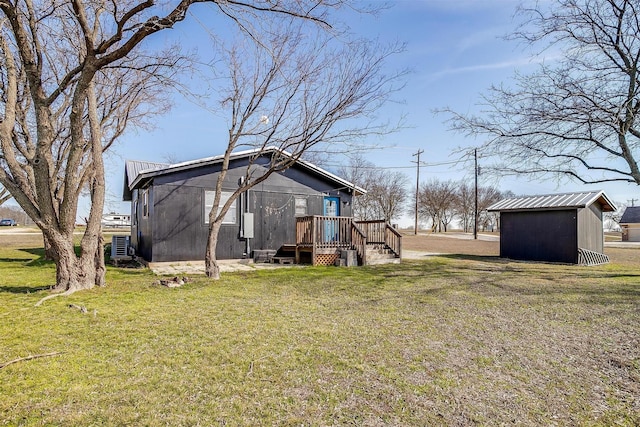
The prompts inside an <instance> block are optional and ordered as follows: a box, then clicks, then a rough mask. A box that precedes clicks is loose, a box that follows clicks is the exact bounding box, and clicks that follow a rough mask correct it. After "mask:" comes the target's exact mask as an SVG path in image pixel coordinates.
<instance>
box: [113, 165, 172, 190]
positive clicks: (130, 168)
mask: <svg viewBox="0 0 640 427" xmlns="http://www.w3.org/2000/svg"><path fill="white" fill-rule="evenodd" d="M168 166H170V164H169V163H156V162H145V161H139V160H127V161H126V162H125V163H124V189H123V191H122V194H123V200H131V189H132V188H133V186H132V184H133V182H134V181H135V179H136V178H137V177H138V175H139V174H140V173H141V172H143V171H147V170H158V169H162V168H166V167H168Z"/></svg>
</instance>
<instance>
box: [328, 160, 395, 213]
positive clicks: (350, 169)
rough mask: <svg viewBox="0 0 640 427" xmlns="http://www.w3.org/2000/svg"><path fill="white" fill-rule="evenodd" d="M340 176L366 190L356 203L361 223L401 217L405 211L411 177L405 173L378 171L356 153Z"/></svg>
mask: <svg viewBox="0 0 640 427" xmlns="http://www.w3.org/2000/svg"><path fill="white" fill-rule="evenodd" d="M340 174H341V175H342V176H344V177H345V178H347V179H348V180H349V181H350V182H352V183H354V184H355V185H357V186H359V187H362V188H364V189H365V190H367V193H366V194H363V195H361V196H358V197H356V198H355V199H354V202H353V214H354V217H355V218H357V219H360V220H374V219H384V220H385V221H387V222H391V221H393V219H396V218H399V217H400V216H401V215H402V214H403V213H404V211H405V208H406V201H407V197H408V194H407V188H406V187H407V181H408V178H407V177H406V175H404V174H403V173H402V172H393V171H390V170H387V169H383V168H379V167H377V166H376V165H375V164H373V163H372V162H370V161H368V160H365V159H364V157H363V156H362V155H361V154H359V153H356V154H355V155H353V156H351V157H350V159H349V164H348V165H347V166H343V167H341V168H340Z"/></svg>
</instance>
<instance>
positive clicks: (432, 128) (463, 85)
mask: <svg viewBox="0 0 640 427" xmlns="http://www.w3.org/2000/svg"><path fill="white" fill-rule="evenodd" d="M518 3H519V2H518V1H514V0H456V1H450V0H449V1H447V0H401V1H398V2H395V3H393V4H392V6H391V8H389V9H388V10H384V11H383V12H381V13H380V15H379V16H377V17H374V16H369V15H363V16H359V15H351V14H349V15H348V16H347V15H345V21H346V24H347V25H349V27H350V29H351V31H352V32H353V33H355V34H359V35H364V36H366V37H371V38H378V39H379V40H380V41H381V42H383V43H384V42H394V41H399V42H404V43H406V44H407V48H406V51H405V52H404V53H402V54H400V55H398V56H397V57H395V58H394V61H393V63H390V64H389V67H391V69H394V68H395V69H403V68H408V69H410V71H411V72H410V74H409V75H408V76H407V77H406V87H405V88H404V90H403V91H402V92H400V93H398V94H397V95H396V96H395V98H396V99H397V100H398V101H402V102H396V103H391V104H388V105H387V106H385V107H384V108H383V110H381V111H380V112H379V116H380V117H381V119H384V118H389V119H390V120H392V121H393V120H394V119H397V118H399V117H400V116H402V115H405V116H406V125H407V127H406V128H405V129H403V130H401V131H400V132H397V133H394V134H391V135H388V136H387V137H385V138H384V139H383V140H372V141H363V143H364V144H369V143H376V144H380V145H382V146H385V147H387V148H385V149H383V150H374V151H371V152H369V153H368V154H366V157H367V159H368V160H370V161H371V162H373V163H374V164H376V165H378V166H380V167H385V168H390V169H392V170H399V171H403V172H404V173H406V174H407V176H408V177H409V183H410V186H411V188H413V186H414V185H415V173H416V169H415V164H414V163H412V161H414V160H415V157H414V156H412V155H413V154H414V153H415V152H417V151H418V150H424V153H423V154H422V157H421V160H422V161H424V163H425V166H423V167H422V168H421V171H420V177H421V181H424V180H428V179H431V178H437V179H440V180H448V179H453V180H459V179H471V178H472V176H473V175H472V172H473V171H472V170H469V168H466V169H465V167H464V166H463V165H451V164H447V163H450V162H452V161H454V160H456V159H458V158H459V157H460V154H457V153H456V152H455V151H456V150H457V149H458V148H460V147H469V148H470V149H471V148H472V147H474V146H476V145H479V144H480V143H481V142H482V141H474V140H472V139H468V138H465V137H464V136H463V135H459V134H455V133H452V132H450V131H448V130H447V125H446V124H445V123H444V121H445V119H446V116H442V115H436V114H434V110H435V109H440V108H444V107H451V108H453V109H455V110H456V111H459V112H472V111H474V110H475V109H476V104H477V103H478V101H479V96H480V94H481V93H482V92H484V91H485V90H486V89H487V88H488V87H489V86H490V85H491V84H500V83H502V82H505V83H508V82H509V81H510V78H511V76H512V75H513V73H514V72H515V71H516V70H517V71H520V72H527V70H531V69H532V68H531V67H534V66H535V64H533V63H532V62H531V61H530V59H529V56H528V55H527V54H526V52H524V51H523V47H522V46H520V45H518V44H517V43H516V42H510V41H506V40H504V39H503V36H504V35H506V34H508V33H509V31H510V30H512V29H513V28H514V26H515V22H514V21H513V18H512V17H513V14H514V12H515V9H516V6H517V5H518ZM192 18H193V17H189V18H188V19H191V20H192V22H191V23H188V22H186V23H183V24H184V25H183V24H180V25H181V26H180V27H178V28H176V29H175V30H172V32H169V33H167V34H166V37H169V38H171V37H176V38H178V39H180V40H181V42H184V43H185V44H189V43H191V42H190V40H193V39H194V35H193V33H192V32H194V31H196V32H197V30H196V28H197V26H195V25H193V19H192ZM200 36H202V35H199V36H196V38H197V37H200ZM225 133H226V130H225V127H224V123H223V122H221V121H220V119H219V118H217V117H213V116H212V114H211V113H210V112H207V111H204V110H202V109H200V108H199V107H197V106H195V105H193V104H191V103H190V102H188V101H185V100H184V99H183V98H181V97H180V96H176V105H175V107H174V108H173V109H172V110H171V112H169V113H168V114H166V115H164V116H162V117H159V118H158V119H157V121H156V129H155V130H153V131H151V132H148V131H138V132H130V133H128V134H126V135H125V136H124V137H123V138H122V140H121V141H120V142H119V143H118V145H117V146H116V147H115V148H114V150H113V152H112V153H110V154H109V156H108V159H107V167H108V176H107V191H108V198H107V205H106V210H108V211H117V212H128V211H129V204H128V203H122V202H120V200H121V197H122V188H123V174H124V173H123V170H124V160H125V159H135V160H148V161H166V159H167V157H169V156H170V157H171V158H175V159H178V160H180V161H185V160H192V159H197V158H201V157H208V156H213V155H218V154H221V153H222V152H223V150H224V145H223V143H224V135H225ZM216 135H220V139H219V140H220V144H217V143H216V142H215V141H216ZM340 161H344V159H335V161H334V160H330V161H328V166H327V169H331V168H332V165H334V164H337V163H339V162H340ZM481 184H482V185H497V186H498V187H499V188H501V189H503V190H511V191H513V192H514V193H516V194H544V193H554V192H565V191H582V190H593V189H603V190H605V191H606V192H607V194H608V195H609V196H610V198H612V199H613V200H614V201H616V202H622V203H626V202H627V200H628V199H631V198H632V197H636V198H637V197H638V194H640V191H638V188H637V186H636V185H631V184H615V185H614V184H599V185H594V186H585V185H582V184H579V183H572V182H569V183H566V182H563V183H561V184H557V183H556V182H555V181H553V180H550V181H528V180H527V179H525V178H521V179H515V178H513V177H509V178H504V179H501V180H499V181H496V180H495V179H494V178H489V177H481ZM82 209H87V208H81V211H80V212H79V213H78V216H79V217H82V216H85V215H86V212H82ZM87 211H88V209H87ZM404 222H405V221H402V222H401V223H404ZM406 222H408V223H411V220H410V219H409V220H407V221H406Z"/></svg>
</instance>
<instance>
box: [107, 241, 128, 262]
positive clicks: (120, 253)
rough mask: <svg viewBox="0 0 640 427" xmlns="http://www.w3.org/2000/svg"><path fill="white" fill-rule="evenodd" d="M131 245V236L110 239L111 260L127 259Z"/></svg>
mask: <svg viewBox="0 0 640 427" xmlns="http://www.w3.org/2000/svg"><path fill="white" fill-rule="evenodd" d="M130 244H131V236H112V237H111V259H122V258H129V257H131V255H129V245H130Z"/></svg>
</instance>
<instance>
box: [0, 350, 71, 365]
mask: <svg viewBox="0 0 640 427" xmlns="http://www.w3.org/2000/svg"><path fill="white" fill-rule="evenodd" d="M62 353H63V352H61V351H53V352H51V353H43V354H32V355H29V356H25V357H18V358H17V359H13V360H10V361H8V362H6V363H3V364H1V365H0V369H2V368H6V367H7V366H9V365H12V364H14V363H18V362H24V361H26V360H32V359H38V358H40V357H51V356H57V355H59V354H62Z"/></svg>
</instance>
